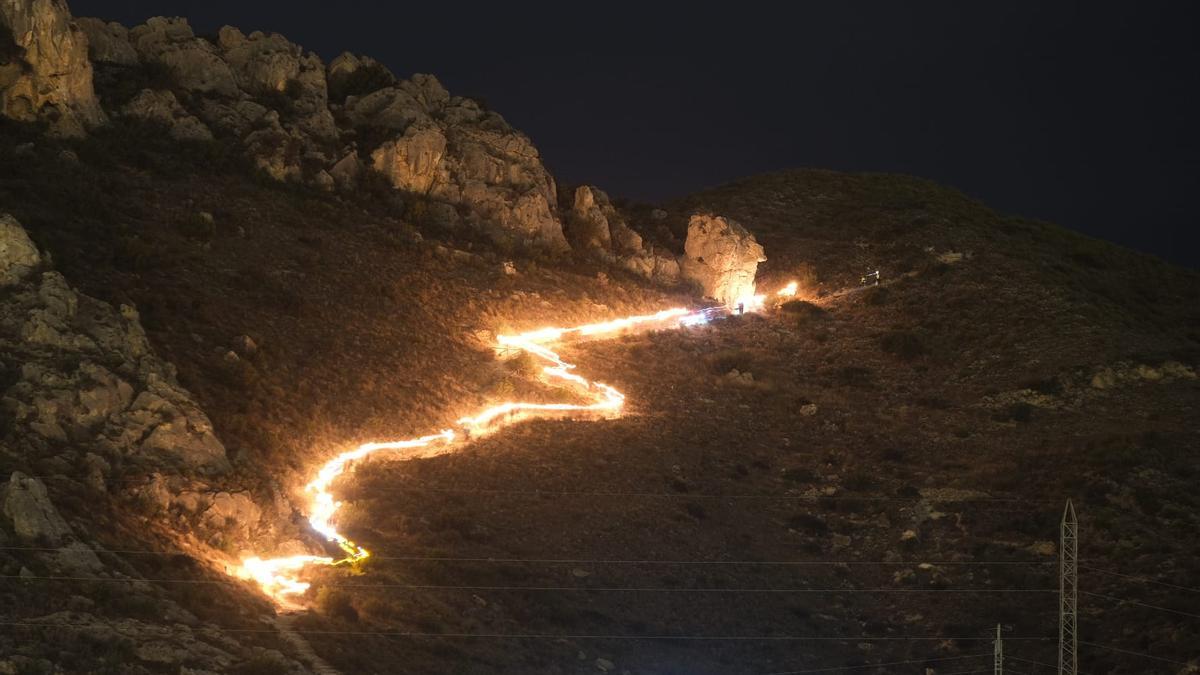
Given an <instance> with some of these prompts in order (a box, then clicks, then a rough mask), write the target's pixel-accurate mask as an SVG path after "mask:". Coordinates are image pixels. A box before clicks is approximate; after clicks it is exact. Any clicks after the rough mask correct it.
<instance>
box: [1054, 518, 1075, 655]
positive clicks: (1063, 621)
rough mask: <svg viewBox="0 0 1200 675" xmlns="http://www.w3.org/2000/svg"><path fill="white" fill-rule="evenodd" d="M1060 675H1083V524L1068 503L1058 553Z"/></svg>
mask: <svg viewBox="0 0 1200 675" xmlns="http://www.w3.org/2000/svg"><path fill="white" fill-rule="evenodd" d="M1058 556H1059V557H1058V674H1059V675H1078V673H1079V643H1078V639H1079V633H1078V628H1079V615H1078V613H1077V611H1076V610H1077V607H1078V602H1077V601H1078V598H1079V521H1078V520H1077V519H1076V518H1075V507H1074V505H1072V504H1071V500H1070V499H1068V500H1067V508H1066V509H1064V510H1063V518H1062V533H1061V535H1060V538H1059V550H1058Z"/></svg>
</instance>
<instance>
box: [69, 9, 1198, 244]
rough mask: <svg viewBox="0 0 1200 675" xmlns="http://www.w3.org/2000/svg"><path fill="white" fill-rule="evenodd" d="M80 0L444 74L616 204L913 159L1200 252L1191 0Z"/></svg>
mask: <svg viewBox="0 0 1200 675" xmlns="http://www.w3.org/2000/svg"><path fill="white" fill-rule="evenodd" d="M69 3H70V5H71V7H72V10H73V12H74V13H75V14H77V15H81V16H82V15H95V16H103V17H106V18H110V19H115V20H118V21H121V22H122V23H125V24H126V25H132V24H134V23H138V22H140V21H142V20H144V19H145V18H146V17H147V16H151V15H154V14H164V15H171V14H175V15H181V16H186V17H188V18H189V19H190V20H191V22H192V25H193V26H194V27H195V28H196V29H197V32H211V31H215V29H216V28H218V27H219V26H221V25H222V24H226V23H228V24H231V25H235V26H238V27H239V28H242V29H243V30H245V31H247V32H249V31H251V30H255V29H262V30H272V31H276V32H279V33H283V34H284V35H286V36H287V37H289V38H290V39H291V40H292V41H294V42H298V43H300V44H302V45H304V46H305V47H307V48H309V49H312V50H314V51H316V52H317V53H319V54H321V55H322V56H323V57H325V58H326V59H328V58H331V57H332V56H335V55H337V54H338V53H340V52H341V51H344V50H350V51H354V52H357V53H364V54H369V55H371V56H374V57H376V58H378V59H380V60H381V61H383V62H384V63H385V64H387V65H388V66H389V67H391V68H392V70H393V71H395V72H396V74H397V75H401V76H406V75H408V74H410V73H414V72H429V73H434V74H435V75H437V76H438V78H439V79H441V80H442V82H443V84H445V85H446V87H447V88H448V89H450V91H451V93H456V94H464V95H472V96H479V97H482V98H484V99H486V100H487V102H488V103H489V105H490V106H491V107H492V108H494V109H495V110H497V111H499V112H500V113H501V114H503V115H504V116H505V117H506V118H507V119H508V120H509V121H510V122H512V123H513V124H514V125H515V126H517V127H519V128H521V129H522V130H524V131H525V132H526V133H528V134H529V135H530V136H531V137H532V138H533V139H534V142H535V143H536V144H537V146H538V147H539V148H540V149H541V150H542V154H543V156H544V159H545V161H546V163H547V165H548V166H549V168H550V170H551V171H552V172H554V173H555V175H556V176H557V177H558V178H559V179H560V180H562V181H566V182H588V183H594V184H596V185H599V186H601V187H603V188H605V189H607V190H608V191H609V192H611V193H613V194H619V195H624V196H628V197H634V198H641V199H647V200H657V199H663V198H668V197H672V196H678V195H683V194H687V193H689V192H692V191H695V190H697V189H700V188H703V187H707V186H712V185H716V184H719V183H722V182H725V181H728V180H730V179H734V178H738V177H741V176H745V175H748V174H753V173H758V172H762V171H768V170H773V169H780V168H787V167H820V168H832V169H841V170H852V171H890V172H903V173H910V174H914V175H918V176H924V177H927V178H932V179H935V180H937V181H940V182H943V183H947V184H950V185H953V186H955V187H958V188H960V189H962V190H964V191H966V192H967V193H969V194H971V195H973V196H975V197H978V198H980V199H982V200H983V201H985V202H987V203H988V204H990V205H992V206H993V207H995V208H997V209H999V210H1001V211H1004V212H1008V213H1015V214H1021V215H1025V216H1030V217H1036V218H1043V219H1046V220H1052V221H1055V222H1058V223H1061V224H1063V225H1067V226H1069V227H1073V228H1075V229H1078V230H1081V231H1083V232H1086V233H1088V234H1092V235H1095V236H1099V237H1103V238H1106V239H1111V240H1114V241H1117V242H1120V243H1122V244H1126V245H1129V246H1132V247H1134V248H1139V249H1142V250H1146V251H1149V252H1152V253H1155V254H1158V255H1160V256H1163V257H1165V258H1168V259H1170V260H1173V261H1175V262H1178V263H1182V264H1186V265H1190V266H1193V267H1195V266H1200V253H1198V252H1197V244H1198V243H1200V236H1198V235H1197V233H1196V228H1195V226H1196V225H1197V216H1196V213H1197V210H1196V202H1195V199H1196V197H1197V192H1198V190H1197V188H1198V187H1200V185H1198V184H1197V183H1198V176H1200V89H1198V88H1197V85H1198V84H1200V77H1198V73H1200V70H1198V66H1200V58H1197V57H1198V56H1200V35H1198V33H1200V30H1198V25H1200V24H1198V22H1197V21H1196V18H1197V17H1196V14H1197V12H1196V11H1195V10H1192V9H1191V7H1190V6H1189V3H1182V2H1181V3H1176V4H1174V5H1171V4H1166V3H1152V2H1139V3H1132V2H1131V3H1122V4H1119V5H1118V4H1116V3H1114V5H1113V7H1112V8H1105V7H1102V6H1101V4H1103V3H1094V2H1093V3H1066V2H1057V3H1048V2H1042V1H1038V2H1023V1H1020V2H1016V1H1012V0H1005V1H1004V2H994V3H989V4H988V6H984V5H983V4H982V3H967V2H894V1H887V2H883V1H880V2H848V1H839V2H823V3H817V2H811V3H801V2H793V3H782V2H776V3H772V4H766V3H764V4H752V3H749V2H725V3H721V4H720V5H718V6H716V7H713V8H711V9H708V8H702V7H699V4H700V3H693V4H692V6H690V7H686V9H675V8H668V7H656V6H654V4H653V3H651V2H642V3H638V4H621V3H615V2H609V3H558V4H557V5H549V6H539V5H537V4H535V3H507V2H504V3H501V2H491V3H488V4H481V5H480V6H479V7H471V6H470V5H469V4H466V3H450V2H442V3H408V2H393V3H383V2H348V1H342V2H321V3H315V2H314V3H305V2H294V1H293V2H282V1H280V0H241V1H239V2H230V1H227V0H205V1H203V2H195V1H189V0H156V1H155V2H140V1H133V0H127V1H124V2H122V1H118V0H107V1H102V0H69ZM784 5H786V6H787V7H784Z"/></svg>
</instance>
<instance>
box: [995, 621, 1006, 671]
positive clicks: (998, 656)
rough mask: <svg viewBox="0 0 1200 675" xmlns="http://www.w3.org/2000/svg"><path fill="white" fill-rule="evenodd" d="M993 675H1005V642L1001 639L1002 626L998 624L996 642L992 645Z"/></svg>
mask: <svg viewBox="0 0 1200 675" xmlns="http://www.w3.org/2000/svg"><path fill="white" fill-rule="evenodd" d="M992 657H993V658H992V675H1004V641H1003V640H1002V639H1001V638H1000V624H996V640H995V642H993V643H992Z"/></svg>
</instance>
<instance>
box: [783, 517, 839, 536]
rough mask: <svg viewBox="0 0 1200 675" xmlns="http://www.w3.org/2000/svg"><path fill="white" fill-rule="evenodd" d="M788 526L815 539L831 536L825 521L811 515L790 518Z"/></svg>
mask: <svg viewBox="0 0 1200 675" xmlns="http://www.w3.org/2000/svg"><path fill="white" fill-rule="evenodd" d="M787 524H788V527H789V528H791V529H793V530H795V531H797V532H803V533H804V534H807V535H809V536H813V537H817V536H822V535H826V534H829V526H828V525H826V524H825V521H824V519H822V518H821V517H820V516H814V515H812V514H811V513H797V514H796V515H794V516H792V517H791V518H788V522H787Z"/></svg>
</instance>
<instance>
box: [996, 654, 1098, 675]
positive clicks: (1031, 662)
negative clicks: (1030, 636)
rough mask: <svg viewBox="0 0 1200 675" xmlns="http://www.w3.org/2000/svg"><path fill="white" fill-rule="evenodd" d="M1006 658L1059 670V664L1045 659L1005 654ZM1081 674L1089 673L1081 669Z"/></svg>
mask: <svg viewBox="0 0 1200 675" xmlns="http://www.w3.org/2000/svg"><path fill="white" fill-rule="evenodd" d="M1004 658H1005V659H1006V660H1008V661H1020V662H1021V663H1028V664H1029V665H1031V666H1042V667H1043V668H1049V669H1050V670H1053V671H1056V672H1057V671H1058V666H1056V665H1054V664H1053V663H1046V662H1045V661H1033V660H1030V659H1023V658H1020V657H1018V656H1005V657H1004ZM1079 675H1087V673H1085V672H1083V671H1082V670H1081V671H1079Z"/></svg>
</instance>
